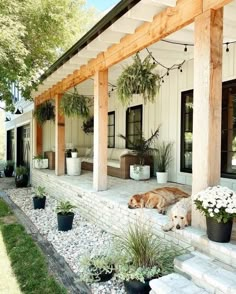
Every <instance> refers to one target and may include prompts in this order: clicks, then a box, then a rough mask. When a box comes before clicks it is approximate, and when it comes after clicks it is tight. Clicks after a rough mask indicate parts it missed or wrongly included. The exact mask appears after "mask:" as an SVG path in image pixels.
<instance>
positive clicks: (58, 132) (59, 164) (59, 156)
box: [55, 95, 65, 176]
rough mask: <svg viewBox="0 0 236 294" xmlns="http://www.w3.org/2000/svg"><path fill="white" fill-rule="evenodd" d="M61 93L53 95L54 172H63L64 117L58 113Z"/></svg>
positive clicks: (58, 173)
mask: <svg viewBox="0 0 236 294" xmlns="http://www.w3.org/2000/svg"><path fill="white" fill-rule="evenodd" d="M61 97H62V96H61V95H56V96H55V116H56V117H55V145H56V146H55V147H56V148H55V149H56V150H55V174H56V175H57V176H60V175H64V174H65V117H64V115H62V114H61V113H60V107H59V106H60V101H61Z"/></svg>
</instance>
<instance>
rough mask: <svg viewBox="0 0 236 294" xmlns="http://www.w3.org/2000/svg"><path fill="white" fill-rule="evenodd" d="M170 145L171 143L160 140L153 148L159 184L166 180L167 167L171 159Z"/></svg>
mask: <svg viewBox="0 0 236 294" xmlns="http://www.w3.org/2000/svg"><path fill="white" fill-rule="evenodd" d="M172 146H173V143H166V142H162V143H161V144H159V145H158V146H157V148H156V150H155V154H156V165H157V172H156V176H157V182H158V183H159V184H165V183H167V180H168V167H169V165H170V163H171V161H172V155H171V151H172Z"/></svg>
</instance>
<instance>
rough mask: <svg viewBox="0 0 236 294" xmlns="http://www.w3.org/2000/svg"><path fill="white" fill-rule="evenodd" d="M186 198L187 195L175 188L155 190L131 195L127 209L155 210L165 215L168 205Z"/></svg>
mask: <svg viewBox="0 0 236 294" xmlns="http://www.w3.org/2000/svg"><path fill="white" fill-rule="evenodd" d="M187 197H189V194H187V193H186V192H184V191H182V190H180V189H178V188H175V187H163V188H157V189H155V190H152V191H149V192H146V193H144V194H136V195H133V196H132V197H131V198H130V200H129V203H128V207H129V208H143V207H146V208H157V210H158V212H159V213H165V211H166V209H167V207H168V206H169V205H171V204H174V203H176V202H177V201H178V200H180V199H181V198H187Z"/></svg>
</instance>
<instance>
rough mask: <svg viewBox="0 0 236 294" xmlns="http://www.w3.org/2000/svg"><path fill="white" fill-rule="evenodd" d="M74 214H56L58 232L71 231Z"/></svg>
mask: <svg viewBox="0 0 236 294" xmlns="http://www.w3.org/2000/svg"><path fill="white" fill-rule="evenodd" d="M73 219H74V213H73V212H71V213H70V214H61V213H58V214H57V223H58V231H69V230H71V229H72V223H73Z"/></svg>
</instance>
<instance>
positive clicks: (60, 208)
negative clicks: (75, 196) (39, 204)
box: [56, 201, 76, 214]
mask: <svg viewBox="0 0 236 294" xmlns="http://www.w3.org/2000/svg"><path fill="white" fill-rule="evenodd" d="M74 208H76V206H75V205H73V204H71V203H70V202H69V201H61V202H60V203H59V204H58V205H57V208H56V212H57V213H60V214H71V213H72V212H73V209H74Z"/></svg>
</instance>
